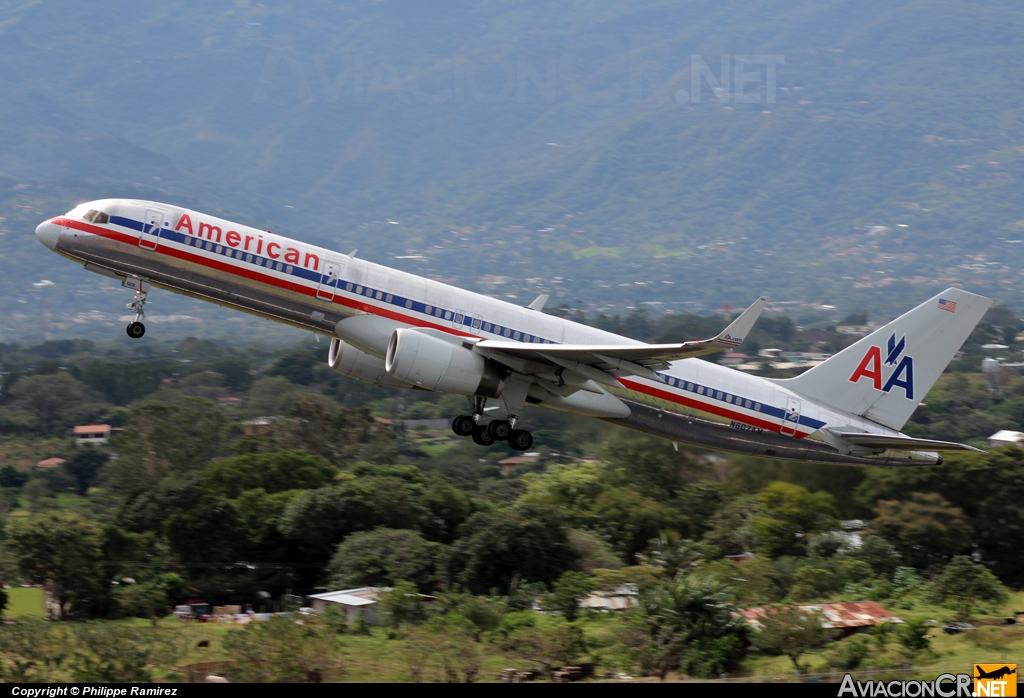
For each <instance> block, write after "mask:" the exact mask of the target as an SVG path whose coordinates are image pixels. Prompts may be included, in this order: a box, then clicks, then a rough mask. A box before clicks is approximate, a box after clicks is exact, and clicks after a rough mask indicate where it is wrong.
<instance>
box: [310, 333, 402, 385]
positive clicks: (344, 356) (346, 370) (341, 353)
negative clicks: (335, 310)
mask: <svg viewBox="0 0 1024 698" xmlns="http://www.w3.org/2000/svg"><path fill="white" fill-rule="evenodd" d="M327 365H328V366H330V367H331V369H333V370H335V371H337V372H338V373H340V374H341V375H343V376H348V377H349V378H355V379H356V380H357V381H362V382H363V383H369V384H371V385H380V386H384V387H386V388H404V389H406V390H414V389H415V388H416V387H417V386H415V385H412V384H410V383H406V382H404V381H400V380H398V379H397V378H394V377H392V376H391V375H389V374H388V372H387V371H386V370H384V359H378V358H377V357H376V356H371V355H370V354H367V353H366V352H365V351H360V350H359V349H356V348H355V347H354V346H352V345H351V344H346V343H345V342H343V341H341V340H340V339H337V338H334V339H332V340H331V348H330V349H328V350H327Z"/></svg>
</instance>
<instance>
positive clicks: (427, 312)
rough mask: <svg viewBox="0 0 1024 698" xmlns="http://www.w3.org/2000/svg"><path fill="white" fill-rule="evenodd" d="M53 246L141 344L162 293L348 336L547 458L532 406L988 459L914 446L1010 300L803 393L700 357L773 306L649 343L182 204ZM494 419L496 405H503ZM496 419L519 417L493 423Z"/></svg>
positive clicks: (972, 307)
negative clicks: (701, 334) (965, 354)
mask: <svg viewBox="0 0 1024 698" xmlns="http://www.w3.org/2000/svg"><path fill="white" fill-rule="evenodd" d="M36 236H37V237H38V238H39V240H40V241H41V242H42V243H43V244H44V245H45V246H46V247H47V248H49V249H50V250H52V251H54V252H56V253H58V254H60V255H62V256H64V257H66V258H68V259H71V260H73V261H75V262H77V263H78V264H81V265H83V266H84V267H85V269H87V270H88V271H92V272H96V273H98V274H102V275H104V276H107V277H110V278H112V279H116V280H119V281H120V282H121V284H122V285H123V286H124V287H126V288H129V289H131V290H133V291H134V292H135V295H134V296H133V298H132V302H131V303H129V304H128V306H127V307H128V308H129V309H131V310H132V312H133V313H134V319H133V320H132V321H131V322H130V323H129V324H128V326H127V333H128V335H129V337H132V338H139V337H142V336H143V335H144V334H145V331H146V329H145V326H144V324H143V320H144V318H145V304H146V299H147V294H148V293H149V292H150V291H151V289H152V288H162V289H166V290H169V291H173V292H175V293H179V294H184V295H187V296H191V297H193V298H198V299H201V300H204V301H209V302H212V303H216V304H218V305H222V306H226V307H229V308H233V309H236V310H241V311H244V312H247V313H251V314H254V315H257V316H261V317H264V318H268V319H270V320H274V321H276V322H281V323H285V324H288V325H291V326H293V327H297V328H301V329H304V330H310V331H312V332H314V333H317V334H318V335H323V336H328V337H331V343H330V347H329V350H328V359H327V361H328V365H329V366H330V367H331V368H332V369H333V370H335V371H337V372H339V373H341V374H343V375H345V376H348V377H350V378H354V379H356V380H359V381H363V382H366V383H370V384H373V385H378V386H387V387H391V388H400V389H408V390H427V391H438V392H447V393H455V394H459V395H465V396H466V398H467V405H468V413H467V414H461V415H458V416H456V417H455V418H454V419H453V420H452V429H453V431H454V432H455V433H456V434H458V435H459V436H463V437H471V438H472V440H473V441H474V442H476V443H477V444H480V445H482V446H488V445H491V444H493V443H495V442H496V441H506V442H508V444H509V446H510V447H511V448H512V449H513V450H516V451H526V450H529V449H530V448H531V447H532V446H533V436H532V434H531V433H530V432H529V431H528V430H526V429H523V428H522V416H523V413H524V409H525V407H526V405H528V404H532V405H539V406H541V407H547V408H551V409H555V410H562V411H565V412H570V413H575V414H579V415H584V416H587V417H593V418H597V419H602V420H605V421H606V422H609V423H612V424H619V425H622V426H625V427H628V428H632V429H635V430H639V431H641V432H646V433H648V434H653V435H655V436H658V437H662V438H665V439H668V440H670V441H672V442H673V444H674V445H675V447H676V448H677V449H678V444H679V443H685V444H690V445H694V446H699V447H704V448H708V449H714V450H720V451H728V452H733V453H739V454H744V455H751V456H767V457H772V458H780V459H788V460H796V461H808V462H815V463H843V464H851V465H874V466H910V465H932V464H938V463H941V462H942V456H941V455H939V452H940V451H949V450H968V451H972V450H977V449H974V448H973V447H971V446H968V445H965V444H958V443H954V442H948V441H940V440H935V439H920V438H913V437H910V436H907V435H905V434H903V433H901V432H900V429H902V427H903V425H904V424H905V423H906V422H907V420H908V419H909V418H910V416H911V414H912V413H913V412H914V410H915V409H916V408H917V406H918V404H919V402H920V400H921V399H922V398H923V397H924V396H925V394H926V393H927V392H928V390H929V389H930V388H931V386H932V385H933V384H934V383H935V381H936V379H937V378H938V377H939V375H940V374H941V373H942V371H943V370H945V368H946V366H947V365H948V364H949V362H950V361H951V360H952V359H953V357H954V355H955V353H956V352H957V351H958V350H959V348H960V346H961V345H962V344H963V342H964V341H965V340H966V339H967V337H968V335H969V334H970V333H971V331H972V330H973V329H974V327H975V325H977V323H978V322H979V321H980V320H981V318H982V316H983V315H984V314H985V312H986V311H987V310H988V308H989V306H990V305H991V304H992V301H991V300H990V299H988V298H985V297H983V296H979V295H976V294H973V293H970V292H968V291H965V290H962V289H957V288H950V289H947V290H945V291H943V292H941V293H939V294H938V295H936V296H935V297H933V298H931V299H929V300H927V301H925V302H924V303H922V304H920V305H919V306H917V307H916V308H914V309H912V310H910V311H909V312H907V313H906V314H904V315H902V316H900V317H898V318H897V319H895V320H893V321H892V322H890V323H889V324H887V325H885V326H884V327H881V328H879V329H877V330H875V331H874V332H872V333H871V334H869V335H868V336H866V337H864V338H862V339H860V340H859V341H857V342H856V343H854V344H853V345H851V346H850V347H848V348H846V349H844V350H843V351H841V352H839V353H838V354H836V355H834V356H832V357H830V358H828V359H827V360H826V361H824V362H822V363H820V364H818V365H817V366H814V367H813V368H811V369H810V370H808V371H806V372H805V373H803V374H801V375H799V376H797V377H795V378H787V379H769V378H762V377H758V376H752V375H748V374H745V373H743V372H741V371H737V370H735V369H731V368H729V367H726V366H721V365H718V364H715V363H712V362H710V361H704V360H701V359H698V358H697V357H700V356H706V355H709V354H712V353H714V352H718V351H723V350H727V349H733V348H735V347H737V346H739V345H740V344H741V343H742V342H743V340H744V338H745V337H746V335H747V333H748V332H749V331H750V329H751V328H752V327H753V325H754V322H755V321H756V320H757V318H758V316H759V315H760V313H761V311H762V310H763V309H764V307H765V305H766V304H767V302H768V299H767V298H766V297H761V298H758V299H757V300H756V301H755V302H754V303H753V305H751V306H750V307H749V308H747V309H746V310H745V311H744V312H743V313H741V314H740V315H739V316H738V317H737V318H736V319H735V320H733V321H732V322H731V323H730V324H729V325H728V327H726V328H725V329H724V330H723V331H722V332H721V333H719V334H718V335H716V336H715V337H711V338H708V339H703V340H697V341H688V342H682V343H677V344H647V343H644V342H640V341H636V340H633V339H630V338H627V337H622V336H619V335H616V334H613V333H610V332H605V331H602V330H599V329H596V328H593V327H588V326H586V325H583V324H580V323H576V322H572V321H569V320H565V319H562V318H558V317H554V316H551V315H548V314H545V313H544V312H543V306H544V303H545V302H546V301H547V296H540V297H539V298H537V300H535V301H534V302H533V303H531V304H530V305H529V306H528V307H521V306H518V305H514V304H511V303H507V302H505V301H502V300H498V299H495V298H491V297H489V296H484V295H481V294H477V293H473V292H470V291H466V290H463V289H459V288H456V287H453V286H449V285H446V284H443V283H440V282H437V281H433V280H430V279H426V278H423V277H420V276H416V275H414V274H409V273H406V272H402V271H397V270H394V269H390V268H388V267H385V266H382V265H379V264H373V263H371V262H369V261H365V260H362V259H358V258H356V257H355V254H354V253H353V254H351V255H344V254H339V253H336V252H333V251H331V250H328V249H324V248H321V247H315V246H313V245H309V244H306V243H303V242H299V241H297V240H291V239H289V238H286V237H283V236H281V235H276V234H274V233H271V232H270V231H264V230H257V229H254V228H251V227H248V226H245V225H240V224H238V223H233V222H231V221H228V220H223V219H220V218H216V217H214V216H209V215H206V214H203V213H200V212H197V211H193V210H189V209H185V208H182V207H179V206H173V205H169V204H163V203H157V202H151V201H138V200H129V199H105V200H98V201H92V202H89V203H85V204H81V205H80V206H77V207H75V208H74V209H73V210H71V211H69V212H68V213H66V214H64V215H62V216H57V217H55V218H51V219H49V220H46V221H44V222H42V223H40V224H39V226H38V227H37V228H36ZM489 401H490V402H492V406H491V407H490V408H489V407H488V402H489ZM494 405H497V406H498V407H504V414H505V415H506V416H505V417H503V418H494V419H490V420H485V419H484V416H485V414H486V413H487V412H488V411H489V410H493V409H495V407H494Z"/></svg>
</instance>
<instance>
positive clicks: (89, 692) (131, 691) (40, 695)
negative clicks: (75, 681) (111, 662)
mask: <svg viewBox="0 0 1024 698" xmlns="http://www.w3.org/2000/svg"><path fill="white" fill-rule="evenodd" d="M11 695H12V696H25V697H26V698H56V696H77V695H82V696H102V697H103V698H120V696H176V695H178V689H177V688H164V687H162V686H157V687H154V688H141V687H139V686H132V687H130V688H111V687H109V686H82V688H81V689H79V688H78V687H77V686H76V687H75V688H74V689H72V690H71V691H69V690H68V687H67V686H50V687H48V688H23V687H21V686H15V687H14V688H12V689H11Z"/></svg>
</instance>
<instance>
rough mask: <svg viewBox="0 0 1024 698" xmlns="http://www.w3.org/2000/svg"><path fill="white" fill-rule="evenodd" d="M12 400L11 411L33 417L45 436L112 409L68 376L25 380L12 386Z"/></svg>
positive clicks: (56, 375) (28, 377)
mask: <svg viewBox="0 0 1024 698" xmlns="http://www.w3.org/2000/svg"><path fill="white" fill-rule="evenodd" d="M9 396H10V398H11V405H12V407H14V408H16V409H22V410H24V411H26V412H28V413H30V414H31V415H32V416H33V417H34V418H35V420H36V423H37V425H38V427H39V429H40V430H42V431H43V432H46V433H49V432H52V431H53V430H54V429H56V428H57V427H59V426H66V425H70V424H72V423H73V420H75V419H76V418H79V417H83V418H95V417H96V416H98V415H100V414H102V413H103V410H104V409H105V408H107V407H109V405H104V404H103V403H102V402H101V401H100V400H99V399H98V397H97V396H96V395H94V394H93V393H92V391H91V390H89V389H88V388H87V387H86V386H85V385H83V384H82V383H80V382H78V381H77V380H75V379H74V378H73V377H72V376H70V375H68V374H67V373H54V374H50V375H43V376H40V375H35V376H26V377H25V378H21V379H19V380H18V382H17V383H15V384H14V385H13V386H11V388H10V390H9Z"/></svg>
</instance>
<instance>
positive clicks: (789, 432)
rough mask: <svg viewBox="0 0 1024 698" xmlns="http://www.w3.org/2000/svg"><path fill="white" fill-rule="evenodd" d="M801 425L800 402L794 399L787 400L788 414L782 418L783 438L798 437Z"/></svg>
mask: <svg viewBox="0 0 1024 698" xmlns="http://www.w3.org/2000/svg"><path fill="white" fill-rule="evenodd" d="M799 424H800V401H799V400H797V399H796V398H793V397H787V398H786V414H785V415H783V417H782V430H781V433H782V435H783V436H796V428H797V426H798V425H799Z"/></svg>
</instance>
